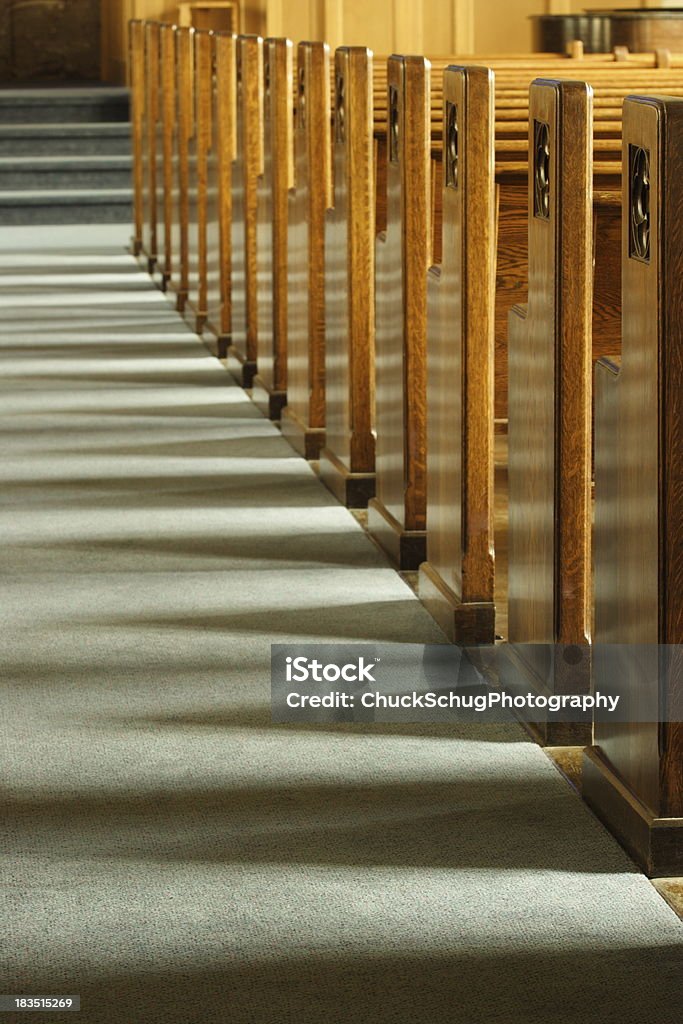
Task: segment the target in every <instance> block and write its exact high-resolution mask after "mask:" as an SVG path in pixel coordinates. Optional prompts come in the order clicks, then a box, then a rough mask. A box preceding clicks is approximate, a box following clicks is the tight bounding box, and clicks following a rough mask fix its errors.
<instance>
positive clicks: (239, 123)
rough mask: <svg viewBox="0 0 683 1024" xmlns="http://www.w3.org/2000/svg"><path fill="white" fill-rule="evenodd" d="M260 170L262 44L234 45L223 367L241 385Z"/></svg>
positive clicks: (252, 361)
mask: <svg viewBox="0 0 683 1024" xmlns="http://www.w3.org/2000/svg"><path fill="white" fill-rule="evenodd" d="M262 171H263V40H262V39H261V37H260V36H254V35H243V36H238V37H237V43H236V93H235V159H234V161H233V165H232V214H231V256H232V264H231V303H230V305H231V318H232V319H231V333H230V346H229V347H228V348H227V350H224V349H223V348H222V347H220V349H219V355H221V356H225V355H227V359H228V362H227V365H228V368H229V369H230V371H231V372H232V373H233V375H234V376H235V379H236V380H237V381H238V383H239V384H241V385H242V387H245V388H249V387H251V384H252V381H253V379H254V375H255V374H256V353H257V344H258V332H257V328H258V309H257V266H258V262H257V249H256V212H257V207H258V178H259V175H260V174H261V173H262Z"/></svg>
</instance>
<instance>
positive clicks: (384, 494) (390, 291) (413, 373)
mask: <svg viewBox="0 0 683 1024" xmlns="http://www.w3.org/2000/svg"><path fill="white" fill-rule="evenodd" d="M387 77H388V87H389V95H390V97H391V102H390V105H389V122H388V132H387V135H388V140H389V154H388V163H387V229H386V232H384V233H383V234H381V235H379V236H378V239H377V252H376V289H377V292H376V317H377V319H376V332H375V336H376V389H375V395H376V412H375V416H376V431H377V449H376V474H377V497H376V498H374V499H373V500H372V501H371V502H370V504H369V506H368V508H369V517H368V523H369V528H370V530H371V532H375V534H376V535H377V537H378V540H379V541H380V543H383V541H384V540H385V536H386V530H387V524H388V528H389V529H390V530H391V531H393V532H394V533H396V531H397V530H398V531H399V533H400V534H404V533H405V534H410V533H415V532H417V533H420V534H423V532H424V530H425V529H426V514H427V507H426V406H425V398H426V358H425V356H426V297H427V296H426V283H427V276H426V275H427V269H428V266H429V262H430V259H431V237H430V231H431V225H430V217H429V213H430V166H429V159H428V154H429V150H428V138H429V121H428V111H429V67H428V64H427V62H426V61H425V60H424V59H423V58H419V57H391V58H390V59H389V68H388V73H387ZM385 546H386V543H385ZM413 550H414V552H415V556H417V555H418V553H421V552H420V546H417V547H416V548H415V549H411V553H412V552H413ZM389 553H390V554H391V555H395V554H396V547H395V546H394V545H392V546H391V549H390V551H389ZM419 560H420V562H421V561H423V560H424V558H423V557H420V559H419ZM404 567H405V568H417V565H415V566H410V565H405V564H404Z"/></svg>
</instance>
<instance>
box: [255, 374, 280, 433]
mask: <svg viewBox="0 0 683 1024" xmlns="http://www.w3.org/2000/svg"><path fill="white" fill-rule="evenodd" d="M251 400H252V402H254V404H255V405H257V406H258V408H259V409H260V410H261V412H262V413H263V414H264V416H267V417H268V419H269V420H273V421H275V422H277V421H278V420H279V419H280V418H281V416H282V410H283V409H284V407H285V406H286V405H287V392H286V391H276V390H274V389H273V388H271V387H270V386H269V385H268V384H267V382H266V381H265V380H263V378H262V377H261V376H259V374H256V376H255V377H254V379H253V381H252V385H251Z"/></svg>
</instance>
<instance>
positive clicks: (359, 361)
mask: <svg viewBox="0 0 683 1024" xmlns="http://www.w3.org/2000/svg"><path fill="white" fill-rule="evenodd" d="M539 60H546V61H548V63H549V64H551V65H552V66H554V67H555V68H556V69H557V70H558V71H561V70H563V69H566V68H567V67H568V66H569V62H567V61H566V60H565V59H563V58H551V59H548V58H547V57H544V55H538V56H536V55H531V56H527V57H526V58H525V59H522V60H514V59H510V58H506V59H500V58H497V59H496V61H495V63H496V67H500V69H501V70H500V74H501V76H502V77H503V79H504V80H505V81H507V80H508V79H506V78H505V76H506V75H507V76H511V77H510V78H509V81H510V82H512V83H514V90H513V91H511V89H510V86H509V85H508V86H507V87H506V88H505V90H504V95H505V96H508V95H514V96H515V97H517V96H519V100H518V103H519V107H520V115H519V116H520V117H521V116H522V112H523V116H524V118H525V120H524V121H518V122H506V121H503V122H498V121H497V122H496V126H495V127H496V156H497V159H498V161H499V164H500V174H499V180H498V183H497V193H496V194H497V197H498V200H499V203H500V208H501V211H502V215H501V216H500V217H497V218H496V224H497V232H498V233H497V239H499V240H500V243H501V244H500V247H499V251H498V258H499V261H500V268H501V273H500V275H499V279H498V292H497V293H496V294H497V303H496V309H497V312H499V314H500V315H499V316H497V324H498V325H499V327H500V324H501V322H502V325H503V326H502V327H500V330H499V334H501V335H502V337H503V341H504V345H502V346H501V352H500V356H499V359H498V366H499V367H500V374H499V377H500V381H501V384H502V385H503V386H504V397H503V400H502V401H501V402H500V403H499V405H500V410H499V411H500V415H501V416H503V417H504V416H506V415H507V310H508V308H509V306H510V305H512V304H514V302H515V300H516V299H520V298H524V299H526V276H527V275H526V269H527V268H526V191H527V186H526V174H527V171H526V168H527V158H526V150H524V151H523V150H522V149H521V147H522V145H523V146H524V147H526V145H527V141H526V140H527V136H528V82H529V81H530V78H531V75H532V74H533V71H532V69H536V68H538V65H539ZM610 61H611V58H610ZM442 63H443V62H439V61H435V64H434V67H436V68H438V67H439V66H440V64H442ZM607 66H609V67H610V73H612V70H613V67H614V64H613V62H611V64H607V65H606V67H607ZM590 67H591V68H592V69H595V68H596V67H597V68H598V70H593V71H592V73H594V74H596V75H599V74H600V73H601V72H600V65H599V63H598V61H597V60H595V61H593V62H592V63H591V64H590ZM603 73H604V71H603ZM633 73H634V74H636V73H637V71H634V72H633ZM439 74H440V73H439V72H437V74H436V77H435V75H434V74H433V75H432V81H431V88H430V134H431V138H432V143H433V144H434V143H435V142H436V144H437V145H439V146H440V143H438V141H437V140H440V139H441V137H442V120H443V89H442V86H441V83H440V79H439ZM367 78H368V79H371V80H369V81H367V80H366V81H365V83H364V87H365V89H366V96H364V98H363V100H362V102H356V103H355V104H354V105H353V106H349V109H348V111H347V113H346V115H345V116H346V127H347V139H348V138H349V137H350V136H351V135H352V134H353V135H354V136H356V137H358V138H360V139H363V140H365V139H367V132H368V125H367V120H368V116H370V117H371V118H372V125H371V127H370V132H373V131H374V136H375V151H374V153H373V152H372V150H370V151H369V152H368V149H367V145H365V147H364V148H363V149H360V148H357V150H356V156H355V164H354V174H353V181H354V190H355V191H356V192H357V193H358V195H359V196H360V197H361V198H359V199H358V201H357V203H356V206H355V210H354V217H353V221H352V222H350V223H349V231H352V232H353V241H352V243H351V244H349V245H348V260H349V262H348V264H347V267H346V270H344V268H343V265H342V264H341V263H340V260H341V259H342V254H343V253H344V250H345V247H346V246H347V243H346V242H345V240H344V239H345V235H344V231H345V230H346V218H347V210H346V205H345V204H346V203H347V194H348V195H349V196H353V195H354V191H348V192H347V181H346V175H348V173H349V169H348V160H347V161H346V163H344V153H345V147H344V146H343V145H340V144H339V142H336V143H335V153H336V155H335V160H336V166H335V176H334V177H335V182H334V189H335V196H334V208H333V209H332V210H330V211H329V213H328V242H327V244H326V296H327V304H328V316H327V323H326V335H327V339H326V363H327V374H326V376H327V401H326V417H327V420H328V422H327V442H326V448H325V449H324V450H323V453H322V454H321V466H320V471H321V476H322V478H323V480H324V481H325V483H326V484H327V485H328V487H330V489H331V490H332V491H333V493H335V494H336V495H337V496H338V497H339V499H340V500H341V501H343V502H345V503H346V504H349V505H352V506H353V505H354V504H356V505H363V506H364V505H365V504H366V502H367V500H368V498H369V497H371V496H372V495H371V493H370V492H371V489H372V486H373V482H372V476H371V474H372V469H373V465H374V464H373V462H372V455H371V448H370V447H369V445H371V443H372V437H371V436H370V437H369V438H368V428H367V424H368V423H369V422H370V423H371V422H372V418H373V412H374V410H373V397H374V387H373V383H374V382H373V373H372V370H373V364H372V361H371V360H370V363H369V365H368V364H367V362H366V361H365V360H364V359H363V355H362V353H363V352H367V351H368V350H371V349H372V345H373V340H374V335H373V332H372V326H371V325H370V324H369V323H368V322H363V320H362V313H361V314H358V315H357V316H355V317H351V318H349V317H348V311H347V306H346V305H345V304H344V303H343V302H341V301H339V298H338V296H339V294H340V288H343V287H344V286H343V285H342V284H341V282H342V281H343V280H344V276H343V275H344V274H346V280H347V285H346V287H347V288H348V291H349V295H350V296H351V301H354V302H359V303H361V309H363V308H367V304H370V306H372V307H374V289H373V285H374V279H373V276H372V274H371V273H370V274H368V273H367V272H364V273H362V274H357V273H355V272H354V271H353V270H352V268H351V265H350V259H351V254H353V256H354V258H355V259H356V260H359V259H363V260H365V262H366V264H371V262H372V255H371V243H370V235H371V231H372V229H373V225H375V224H376V227H377V230H379V231H380V232H381V231H382V230H384V228H385V227H386V196H385V192H386V181H385V175H384V164H385V153H386V128H385V122H386V64H385V63H382V62H379V63H378V62H377V61H376V62H375V63H374V66H373V67H372V72H371V76H370V74H368V76H367ZM520 80H521V81H526V85H525V86H524V87H523V90H522V89H521V87H520V86H519V84H518V82H519V81H520ZM359 88H360V84H356V90H358V89H359ZM501 91H503V90H501ZM368 105H369V106H370V113H369V115H368V113H367V107H368ZM511 112H512V113H514V110H512V111H511ZM357 120H358V121H359V123H358V126H357V127H356V121H357ZM508 125H509V126H508ZM600 131H601V138H602V137H605V138H610V137H611V136H610V135H609V134H608V133H606V132H604V131H603V130H602V128H601V130H600ZM608 132H611V133H612V135H614V134H616V133H618V125H617V126H615V125H611V127H610V128H609V129H608ZM500 136H503V138H502V139H501V138H499V137H500ZM522 138H523V140H524V141H523V142H521V141H519V142H515V141H514V140H522ZM508 139H509V140H513V141H512V146H514V147H515V148H514V150H512V149H511V151H510V157H511V158H512V159H517V161H518V163H517V164H513V163H512V162H503V161H504V160H506V157H507V153H506V152H505V150H506V147H509V146H510V145H511V144H510V142H508V141H506V140H508ZM615 145H616V143H615ZM433 155H434V156H436V157H438V163H439V166H438V167H435V168H433V172H432V202H431V205H432V219H433V220H435V221H436V224H435V229H436V230H435V233H434V234H435V237H434V250H435V255H436V254H438V250H439V245H440V232H439V223H438V222H439V218H440V216H441V212H440V209H438V208H437V207H439V204H440V200H441V187H440V186H437V185H436V183H437V181H438V180H439V176H440V151H437V153H436V154H433ZM520 161H523V162H520ZM366 194H370V195H374V199H375V201H374V202H372V201H368V200H367V199H366V198H363V196H364V195H366ZM509 208H511V209H512V211H513V217H512V218H511V217H510V215H509V213H510V209H509ZM608 213H609V210H608ZM399 229H400V227H399ZM601 229H602V231H601V235H600V244H601V246H603V247H604V245H603V238H605V237H610V233H609V229H608V226H607V225H606V224H605V223H604V222H601ZM335 233H336V234H335ZM361 254H362V256H361ZM603 265H605V264H604V261H601V266H603ZM351 280H353V288H352V289H351V288H350V286H349V285H348V281H351ZM511 289H516V291H514V292H513V294H512V297H511V295H510V291H511ZM522 289H523V291H522ZM352 329H353V330H355V331H357V332H359V333H360V334H361V335H364V340H363V342H362V344H361V345H360V346H357V347H356V349H355V351H354V352H353V353H352V352H351V351H350V350H349V351H344V350H343V349H339V348H338V345H337V341H336V340H335V338H336V336H337V334H338V332H339V331H341V332H342V334H341V337H342V338H343V337H344V332H347V336H348V338H349V342H348V343H347V344H350V339H351V337H352V335H351V333H350V332H351V331H352ZM330 417H331V419H330ZM355 424H357V425H358V428H357V433H358V436H357V437H356V436H354V434H355V432H356V428H355V427H354V425H355ZM354 446H355V447H357V448H358V449H359V451H362V453H363V454H362V457H361V456H358V458H357V459H356V462H355V465H354V467H353V468H354V469H355V470H356V473H354V472H353V471H352V470H351V466H350V459H351V450H352V449H353V448H354Z"/></svg>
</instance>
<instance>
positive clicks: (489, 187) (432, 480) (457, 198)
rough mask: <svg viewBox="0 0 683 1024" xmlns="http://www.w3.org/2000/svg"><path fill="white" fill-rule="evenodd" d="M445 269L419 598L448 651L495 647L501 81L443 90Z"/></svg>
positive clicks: (469, 72) (468, 82) (430, 310)
mask: <svg viewBox="0 0 683 1024" xmlns="http://www.w3.org/2000/svg"><path fill="white" fill-rule="evenodd" d="M443 108H444V110H443V167H444V170H445V173H444V176H443V185H442V195H443V200H442V211H443V213H442V246H441V248H442V260H441V266H440V267H432V268H431V271H430V274H429V277H428V282H427V410H428V412H427V470H428V489H427V499H428V513H429V515H428V521H427V562H425V563H424V564H423V565H422V566H421V568H420V580H419V593H420V598H421V600H422V601H423V603H424V604H425V605H426V607H427V608H428V610H429V611H430V612H431V614H432V615H433V616H434V618H435V619H436V620H437V622H438V623H439V625H440V626H441V628H442V629H443V630H444V632H445V633H446V635H447V636H448V637H449V639H451V640H454V641H455V642H457V643H469V644H474V643H490V644H492V643H493V642H494V639H495V606H494V555H493V417H494V409H493V366H494V309H495V160H494V145H495V139H494V124H495V115H494V78H493V72H492V71H490V70H489V69H488V68H478V67H468V68H455V67H453V68H448V69H447V70H446V71H445V72H444V84H443Z"/></svg>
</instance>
